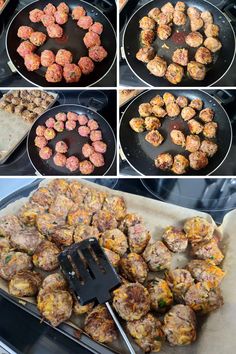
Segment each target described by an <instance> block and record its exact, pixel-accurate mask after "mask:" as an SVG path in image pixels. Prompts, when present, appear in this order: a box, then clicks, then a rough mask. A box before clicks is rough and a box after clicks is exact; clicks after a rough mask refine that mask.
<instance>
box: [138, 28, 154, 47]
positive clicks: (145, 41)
mask: <svg viewBox="0 0 236 354" xmlns="http://www.w3.org/2000/svg"><path fill="white" fill-rule="evenodd" d="M154 39H155V32H154V31H152V30H142V31H141V33H140V42H141V44H142V45H143V46H146V47H149V46H151V45H152V43H153V41H154Z"/></svg>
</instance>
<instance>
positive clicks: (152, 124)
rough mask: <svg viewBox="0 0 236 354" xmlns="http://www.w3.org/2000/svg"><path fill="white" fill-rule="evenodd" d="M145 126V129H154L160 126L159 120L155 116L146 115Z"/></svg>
mask: <svg viewBox="0 0 236 354" xmlns="http://www.w3.org/2000/svg"><path fill="white" fill-rule="evenodd" d="M145 127H146V129H147V130H156V129H159V128H160V127H161V122H160V120H159V119H158V118H157V117H153V116H151V117H146V118H145Z"/></svg>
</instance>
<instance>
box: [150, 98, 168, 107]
mask: <svg viewBox="0 0 236 354" xmlns="http://www.w3.org/2000/svg"><path fill="white" fill-rule="evenodd" d="M150 103H151V105H152V106H159V107H162V106H164V105H165V102H164V100H163V98H162V97H161V96H160V95H157V96H155V97H153V98H152V99H151V101H150Z"/></svg>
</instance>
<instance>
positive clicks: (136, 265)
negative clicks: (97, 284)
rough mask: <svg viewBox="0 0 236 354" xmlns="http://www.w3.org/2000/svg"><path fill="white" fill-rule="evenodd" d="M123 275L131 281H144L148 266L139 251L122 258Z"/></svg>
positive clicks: (121, 268)
mask: <svg viewBox="0 0 236 354" xmlns="http://www.w3.org/2000/svg"><path fill="white" fill-rule="evenodd" d="M119 266H120V272H121V275H122V276H123V277H124V278H126V279H128V280H129V281H131V282H139V283H144V281H145V280H146V278H147V275H148V267H147V264H146V263H145V262H144V260H143V258H142V257H141V256H140V255H139V254H137V253H129V254H128V255H125V256H123V257H122V258H121V260H120V264H119Z"/></svg>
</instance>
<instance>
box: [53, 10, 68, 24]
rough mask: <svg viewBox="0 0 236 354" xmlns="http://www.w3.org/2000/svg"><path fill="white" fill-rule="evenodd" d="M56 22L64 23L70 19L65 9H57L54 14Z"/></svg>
mask: <svg viewBox="0 0 236 354" xmlns="http://www.w3.org/2000/svg"><path fill="white" fill-rule="evenodd" d="M54 17H55V20H56V23H58V24H59V25H64V24H65V23H66V22H67V21H68V14H67V13H66V12H63V11H56V12H55V14H54Z"/></svg>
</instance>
